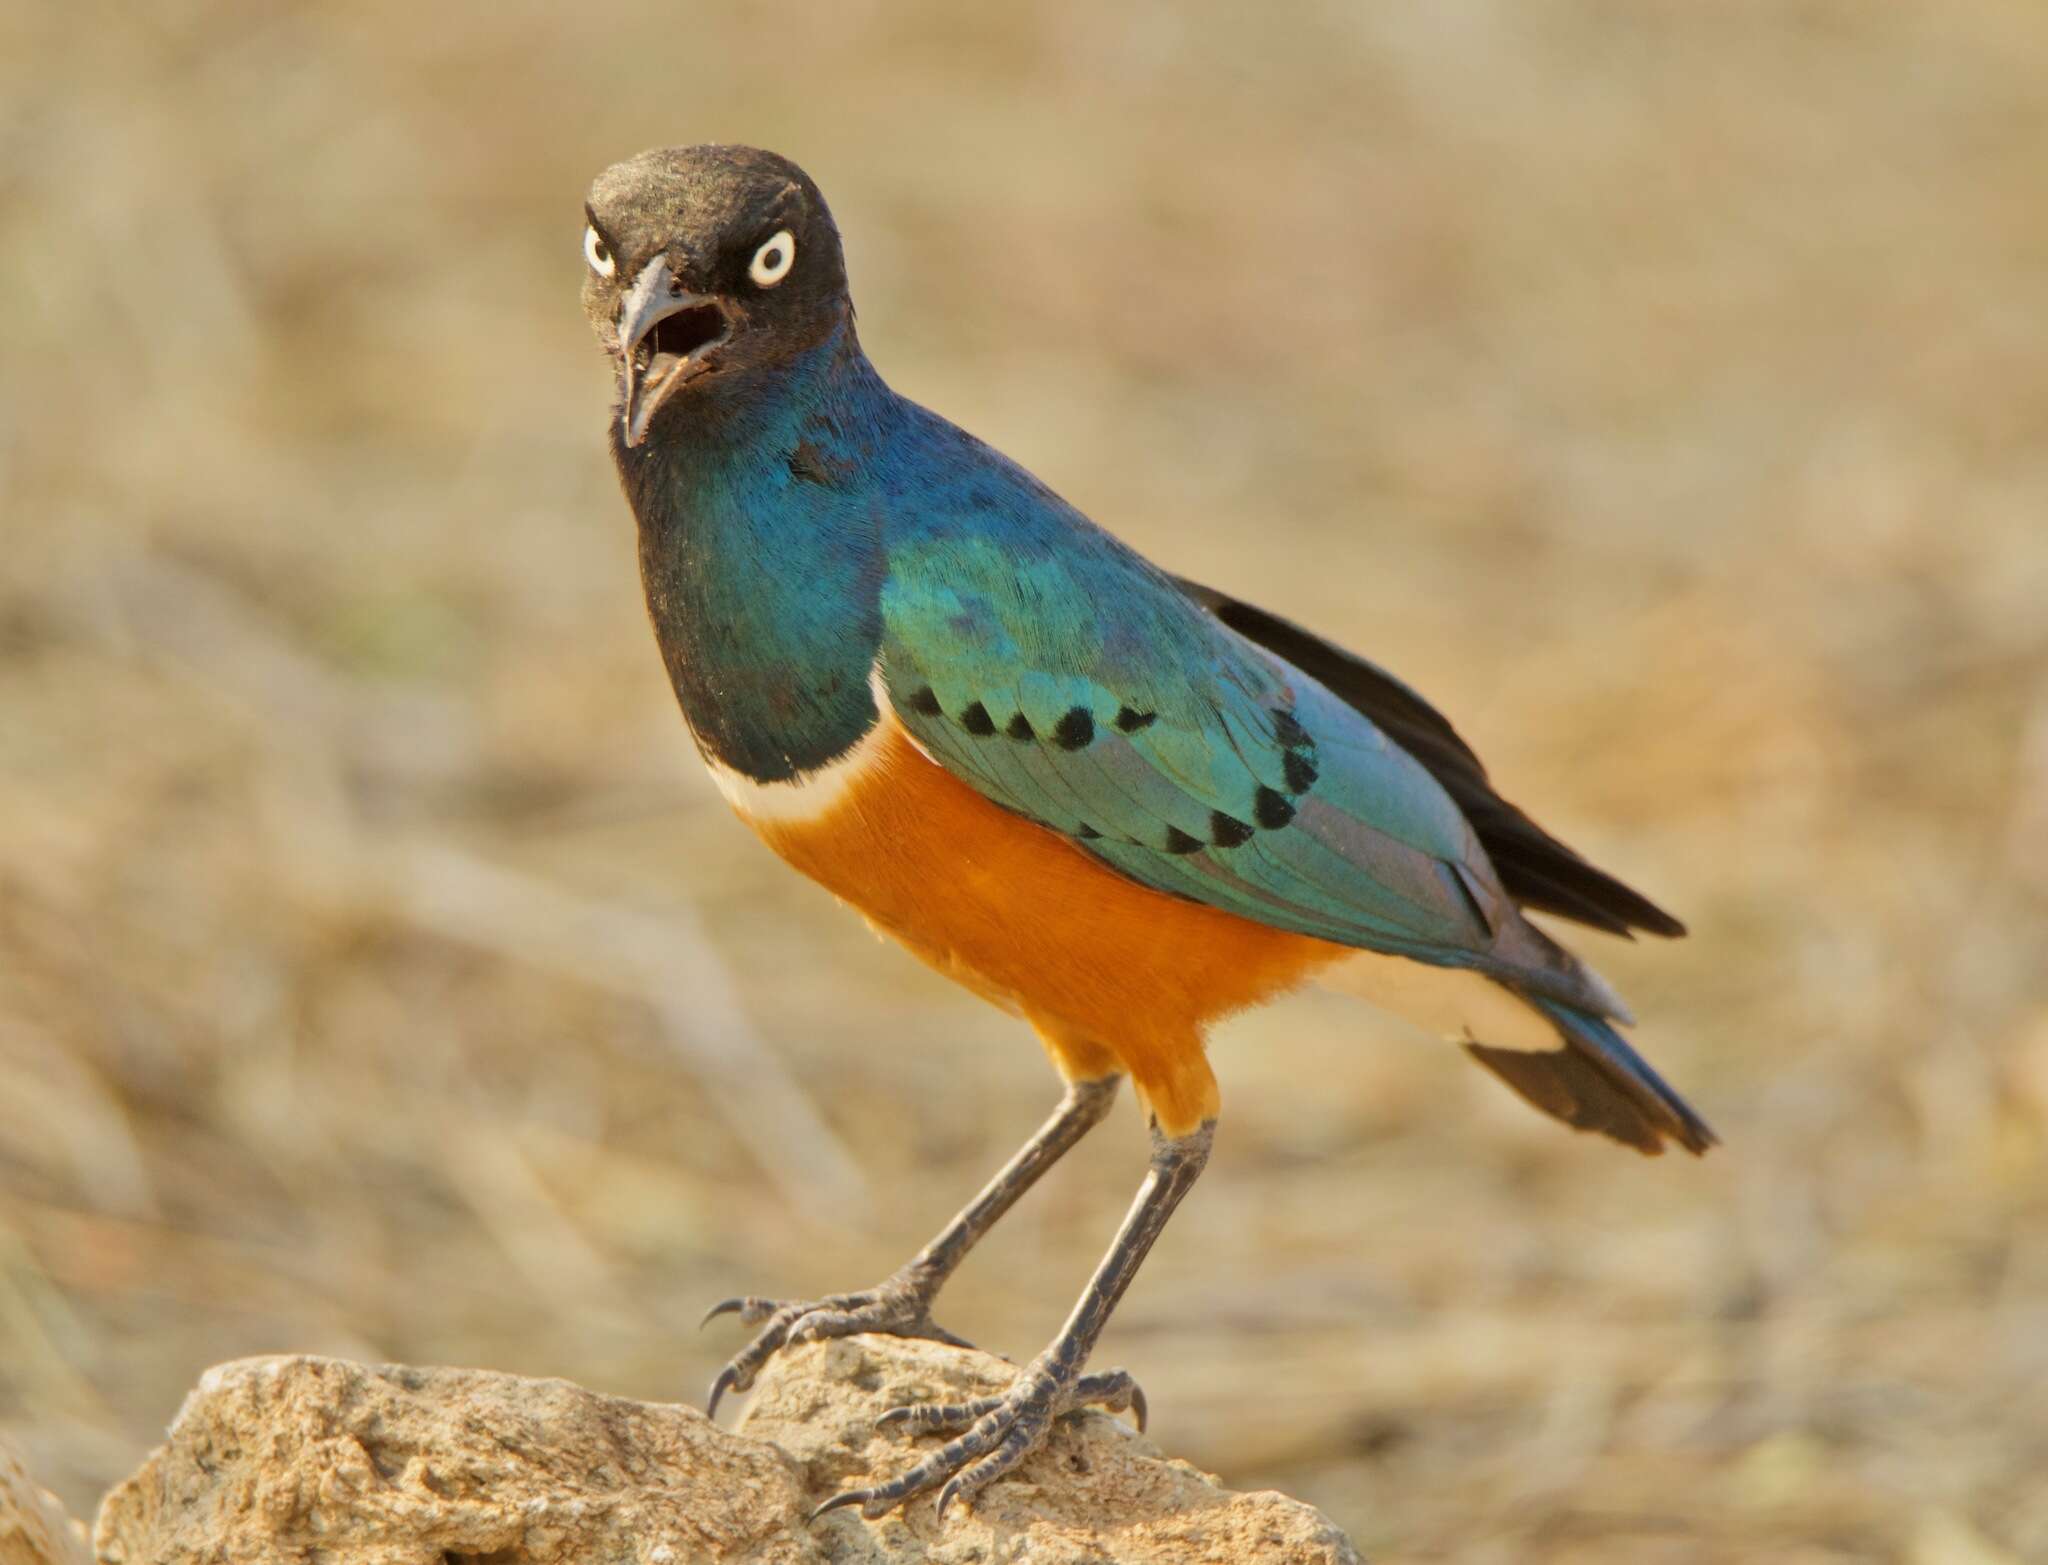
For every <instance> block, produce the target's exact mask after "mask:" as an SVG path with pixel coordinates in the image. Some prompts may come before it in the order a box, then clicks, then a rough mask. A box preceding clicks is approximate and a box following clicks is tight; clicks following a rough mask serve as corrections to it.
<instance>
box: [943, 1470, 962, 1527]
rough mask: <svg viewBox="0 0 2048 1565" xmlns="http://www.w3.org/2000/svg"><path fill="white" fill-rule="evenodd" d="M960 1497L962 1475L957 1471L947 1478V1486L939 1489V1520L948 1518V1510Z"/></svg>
mask: <svg viewBox="0 0 2048 1565" xmlns="http://www.w3.org/2000/svg"><path fill="white" fill-rule="evenodd" d="M959 1498H960V1475H959V1474H958V1473H955V1474H954V1475H953V1476H952V1477H951V1478H948V1479H947V1480H946V1487H945V1488H943V1489H941V1490H940V1491H939V1520H940V1521H944V1520H945V1519H946V1510H947V1508H948V1507H949V1506H950V1505H952V1503H953V1502H954V1501H955V1500H957V1499H959Z"/></svg>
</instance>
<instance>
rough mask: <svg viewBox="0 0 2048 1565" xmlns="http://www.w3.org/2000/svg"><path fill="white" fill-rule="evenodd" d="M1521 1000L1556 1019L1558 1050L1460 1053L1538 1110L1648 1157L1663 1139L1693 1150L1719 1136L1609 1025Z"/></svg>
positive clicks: (1474, 1046) (1470, 1049)
mask: <svg viewBox="0 0 2048 1565" xmlns="http://www.w3.org/2000/svg"><path fill="white" fill-rule="evenodd" d="M1523 998H1524V999H1526V1000H1528V1002H1529V1003H1530V1004H1531V1005H1533V1006H1535V1007H1536V1008H1537V1009H1538V1010H1540V1011H1542V1012H1543V1014H1544V1015H1546V1016H1548V1017H1549V1018H1550V1019H1551V1020H1552V1021H1554V1022H1556V1023H1557V1028H1558V1031H1559V1032H1560V1033H1561V1034H1563V1039H1564V1042H1563V1046H1562V1047H1561V1048H1558V1049H1555V1050H1550V1051H1545V1052H1537V1051H1534V1050H1526V1049H1490V1048H1488V1047H1487V1046H1486V1045H1485V1044H1483V1043H1468V1044H1466V1045H1465V1052H1466V1053H1467V1054H1469V1055H1471V1056H1472V1058H1473V1059H1475V1060H1477V1061H1478V1062H1479V1063H1480V1064H1481V1065H1484V1066H1485V1067H1486V1068H1487V1069H1488V1070H1490V1071H1492V1072H1493V1073H1494V1075H1496V1076H1498V1077H1500V1079H1501V1080H1502V1081H1504V1082H1506V1083H1507V1084H1508V1085H1509V1086H1510V1087H1513V1088H1514V1089H1515V1091H1517V1092H1518V1093H1520V1094H1521V1095H1522V1096H1523V1097H1524V1098H1526V1099H1528V1101H1529V1102H1531V1103H1533V1104H1534V1105H1535V1106H1536V1107H1537V1108H1539V1109H1541V1110H1543V1112H1544V1113H1546V1114H1549V1115H1552V1116H1553V1117H1555V1118H1557V1119H1561V1120H1563V1121H1564V1122H1565V1123H1566V1124H1567V1125H1570V1126H1571V1127H1572V1128H1573V1129H1574V1130H1597V1131H1599V1132H1600V1134H1601V1135H1603V1136H1612V1137H1613V1138H1614V1139H1615V1140H1616V1141H1620V1142H1623V1143H1625V1144H1626V1145H1628V1146H1632V1147H1634V1148H1635V1149H1636V1150H1637V1151H1639V1152H1646V1153H1648V1154H1650V1155H1651V1156H1652V1157H1654V1156H1656V1155H1657V1154H1658V1153H1660V1152H1662V1151H1663V1150H1664V1142H1665V1139H1666V1138H1667V1137H1668V1138H1669V1139H1671V1140H1673V1141H1676V1142H1677V1143H1678V1144H1679V1145H1680V1146H1682V1147H1684V1148H1685V1149H1686V1151H1688V1152H1694V1153H1699V1152H1704V1151H1706V1150H1707V1148H1708V1147H1710V1146H1713V1145H1714V1144H1715V1142H1716V1141H1718V1140H1719V1139H1720V1138H1719V1137H1717V1136H1716V1135H1715V1134H1714V1132H1713V1131H1712V1130H1711V1129H1709V1128H1708V1126H1707V1122H1706V1121H1705V1120H1703V1119H1701V1118H1700V1117H1699V1115H1697V1114H1695V1113H1694V1112H1693V1111H1692V1109H1691V1108H1690V1107H1689V1106H1688V1105H1687V1104H1686V1101H1685V1099H1683V1098H1681V1097H1680V1096H1679V1095H1678V1094H1677V1093H1676V1092H1674V1091H1673V1090H1672V1089H1671V1087H1670V1085H1669V1084H1668V1083H1667V1082H1666V1081H1665V1080H1664V1078H1663V1077H1662V1076H1659V1075H1658V1074H1657V1073H1656V1071H1654V1070H1652V1069H1651V1068H1650V1062H1649V1061H1648V1060H1645V1059H1644V1058H1643V1057H1642V1056H1641V1055H1640V1054H1638V1053H1636V1051H1635V1050H1634V1049H1632V1048H1630V1047H1629V1046H1628V1043H1627V1041H1626V1040H1624V1039H1623V1037H1622V1036H1621V1034H1620V1033H1618V1032H1616V1031H1615V1030H1614V1029H1613V1028H1612V1027H1610V1026H1608V1025H1607V1023H1606V1022H1604V1021H1602V1020H1600V1018H1598V1017H1597V1016H1589V1015H1588V1014H1587V1013H1586V1012H1584V1011H1578V1010H1574V1009H1572V1008H1571V1007H1570V1006H1568V1005H1560V1004H1558V1003H1557V1002H1555V1001H1553V1000H1544V999H1539V998H1537V997H1536V996H1534V995H1524V996H1523Z"/></svg>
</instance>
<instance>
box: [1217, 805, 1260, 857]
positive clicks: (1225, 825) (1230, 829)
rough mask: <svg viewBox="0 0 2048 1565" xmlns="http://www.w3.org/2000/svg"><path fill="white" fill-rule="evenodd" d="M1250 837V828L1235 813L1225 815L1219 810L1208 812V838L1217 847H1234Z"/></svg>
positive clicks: (1247, 840)
mask: <svg viewBox="0 0 2048 1565" xmlns="http://www.w3.org/2000/svg"><path fill="white" fill-rule="evenodd" d="M1251 839H1252V829H1251V827H1249V826H1247V825H1246V824H1245V823H1244V822H1243V821H1241V820H1239V819H1238V818H1237V817H1236V816H1235V815H1225V814H1224V813H1223V812H1222V811H1221V810H1211V811H1210V812H1209V840H1210V841H1211V842H1213V843H1215V844H1216V846H1217V847H1219V848H1234V847H1236V846H1237V845H1238V844H1239V843H1241V842H1249V841H1251Z"/></svg>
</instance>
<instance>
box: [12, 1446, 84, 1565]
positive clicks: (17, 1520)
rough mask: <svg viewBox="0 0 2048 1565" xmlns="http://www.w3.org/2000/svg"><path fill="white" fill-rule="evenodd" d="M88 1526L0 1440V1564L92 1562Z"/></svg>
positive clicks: (41, 1564)
mask: <svg viewBox="0 0 2048 1565" xmlns="http://www.w3.org/2000/svg"><path fill="white" fill-rule="evenodd" d="M91 1559H92V1551H91V1550H89V1549H88V1548H87V1547H86V1546H85V1529H84V1528H83V1527H81V1526H80V1525H79V1524H78V1523H77V1522H75V1521H73V1520H72V1519H71V1518H70V1517H69V1516H67V1515H66V1514H65V1512H64V1507H63V1506H61V1505H59V1504H58V1503H57V1497H56V1496H55V1495H53V1494H51V1493H50V1491H49V1490H47V1489H43V1488H39V1487H38V1486H37V1485H36V1484H34V1483H32V1482H30V1481H29V1476H28V1469H27V1468H26V1467H24V1466H23V1465H22V1461H21V1458H20V1457H18V1456H16V1455H15V1454H14V1451H13V1449H12V1448H11V1447H9V1446H8V1445H7V1443H6V1442H5V1441H0V1565H90V1561H91Z"/></svg>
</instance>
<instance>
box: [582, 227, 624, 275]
mask: <svg viewBox="0 0 2048 1565" xmlns="http://www.w3.org/2000/svg"><path fill="white" fill-rule="evenodd" d="M583 259H584V260H586V261H588V262H589V263H590V269H591V270H592V271H593V272H595V273H597V275H598V276H600V277H609V276H611V275H612V273H613V272H616V271H617V270H618V269H619V263H618V262H617V261H614V260H613V259H612V251H611V246H610V245H608V244H606V243H605V242H604V240H603V239H602V238H601V237H600V236H599V234H598V232H597V230H596V229H594V228H586V229H584V230H583Z"/></svg>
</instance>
